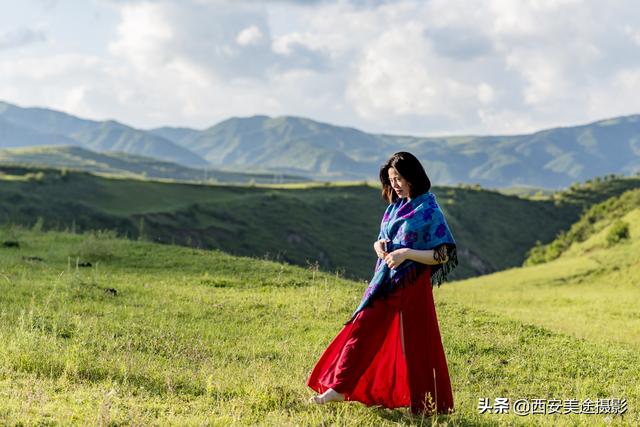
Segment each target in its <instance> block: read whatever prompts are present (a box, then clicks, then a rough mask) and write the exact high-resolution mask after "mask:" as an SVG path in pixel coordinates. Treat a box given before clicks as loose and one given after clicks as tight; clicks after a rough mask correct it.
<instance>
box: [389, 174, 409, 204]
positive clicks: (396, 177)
mask: <svg viewBox="0 0 640 427" xmlns="http://www.w3.org/2000/svg"><path fill="white" fill-rule="evenodd" d="M388 173H389V182H390V183H391V187H392V188H393V190H394V191H395V192H396V194H397V195H398V197H409V196H410V195H411V191H410V188H409V182H408V181H407V180H406V179H404V178H403V177H402V175H400V174H399V173H398V171H397V170H395V168H389V171H388Z"/></svg>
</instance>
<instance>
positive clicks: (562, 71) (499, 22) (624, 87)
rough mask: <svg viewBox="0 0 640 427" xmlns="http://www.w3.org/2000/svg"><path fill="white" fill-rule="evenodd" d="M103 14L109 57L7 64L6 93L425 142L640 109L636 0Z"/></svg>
mask: <svg viewBox="0 0 640 427" xmlns="http://www.w3.org/2000/svg"><path fill="white" fill-rule="evenodd" d="M100 4H102V5H105V4H108V5H109V7H111V8H112V9H113V10H114V11H115V16H116V19H117V24H116V26H115V28H112V29H111V31H110V32H109V34H112V38H111V39H110V40H109V41H108V44H107V45H106V46H101V47H100V49H98V50H100V51H101V52H100V53H93V54H91V55H89V54H86V53H81V52H73V51H60V52H51V53H50V54H44V55H43V54H42V52H39V53H38V54H37V55H36V54H35V53H34V54H33V55H32V56H29V55H21V56H20V57H15V58H9V57H5V58H0V70H1V71H2V74H0V97H2V98H4V99H7V100H9V101H11V100H12V99H13V100H15V101H16V102H20V101H21V102H23V103H24V102H28V103H30V104H44V105H51V106H60V105H63V106H66V107H68V108H70V109H71V110H70V111H71V112H73V113H76V114H81V115H87V114H93V115H95V116H96V117H104V116H110V117H115V118H118V119H120V120H122V121H125V122H130V123H133V124H136V125H139V126H154V125H161V124H165V123H170V124H175V125H189V126H196V127H204V126H207V125H211V124H213V123H215V122H216V121H219V120H223V119H225V118H228V117H229V116H233V115H241V116H246V115H250V114H270V115H281V114H295V115H303V116H309V117H312V118H315V119H318V120H324V121H329V122H333V123H338V124H343V125H352V126H357V127H360V128H363V129H364V130H369V131H374V132H393V133H413V134H461V133H466V134H468V133H521V132H528V131H535V130H538V129H541V128H544V127H550V126H557V125H567V124H576V123H581V122H587V121H591V120H597V119H600V118H602V117H610V116H613V115H621V114H630V113H634V112H638V111H640V102H639V101H638V100H637V98H638V97H636V96H634V95H635V93H638V90H640V55H639V53H640V25H639V24H637V23H638V22H640V9H638V8H637V7H636V6H635V3H634V2H632V1H631V0H626V1H623V0H621V1H619V2H612V3H611V2H610V3H608V4H607V5H606V6H605V5H603V4H602V3H601V2H597V1H595V0H531V1H511V0H487V1H485V2H475V3H469V2H468V1H466V0H430V1H428V2H425V1H421V0H397V1H382V0H378V1H375V0H371V1H366V0H319V1H310V2H299V1H284V0H283V1H274V2H261V1H256V0H252V1H249V0H244V1H234V2H231V1H223V0H192V1H184V2H178V1H171V0H157V1H145V0H139V1H137V0H135V1H134V0H103V2H102V3H100ZM49 30H50V29H49V28H48V27H47V31H48V33H47V37H49ZM53 30H54V29H53V28H52V29H51V31H53ZM20 31H21V32H20ZM20 31H18V30H15V31H14V32H9V33H4V34H2V35H0V49H3V48H4V49H5V50H6V51H7V52H11V51H13V50H11V49H9V47H15V46H22V47H24V48H25V49H27V48H28V47H29V46H31V45H36V44H37V43H36V42H37V41H42V40H44V38H45V36H44V34H42V33H38V32H35V31H33V30H31V32H29V31H28V30H20ZM25 52H28V51H25ZM105 52H106V53H105ZM38 64H41V65H38ZM34 88H40V89H43V90H36V89H34ZM51 100H54V101H55V102H51ZM56 100H57V101H56Z"/></svg>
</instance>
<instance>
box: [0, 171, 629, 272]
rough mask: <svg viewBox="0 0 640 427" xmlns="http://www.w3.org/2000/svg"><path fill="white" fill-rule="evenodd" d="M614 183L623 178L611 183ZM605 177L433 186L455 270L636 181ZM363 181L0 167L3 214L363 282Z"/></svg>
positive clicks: (373, 222) (487, 268)
mask: <svg viewBox="0 0 640 427" xmlns="http://www.w3.org/2000/svg"><path fill="white" fill-rule="evenodd" d="M620 182H621V183H620ZM620 182H618V180H616V181H607V182H606V185H605V184H603V185H602V186H601V187H598V189H597V191H592V192H591V193H588V194H587V195H584V197H583V196H580V197H578V196H575V194H574V192H571V193H570V194H571V195H572V196H563V198H561V199H558V200H551V199H549V200H530V199H525V198H520V197H516V196H506V195H503V194H500V193H498V192H495V191H487V190H483V189H481V188H474V187H471V186H465V187H460V188H456V187H434V189H433V191H434V193H435V194H436V195H437V197H438V200H439V201H440V204H441V206H442V207H443V209H444V210H445V213H446V215H447V220H448V221H449V224H450V226H451V227H452V229H453V232H454V236H455V237H456V241H457V242H458V244H459V246H460V251H461V255H462V256H461V260H462V262H461V265H460V267H459V268H458V269H457V271H456V272H455V277H456V278H467V277H472V276H476V275H479V274H486V273H490V272H494V271H498V270H503V269H505V268H510V267H514V266H519V265H521V264H522V263H523V261H524V260H525V256H526V253H527V251H528V250H529V248H531V246H533V245H534V243H535V242H536V241H541V242H550V241H551V240H553V239H554V237H555V236H556V235H557V234H558V232H560V231H561V230H565V229H568V228H569V226H570V225H571V224H572V223H573V222H574V221H575V220H577V219H578V217H579V214H580V211H581V210H582V209H583V207H584V206H587V205H588V204H589V203H595V202H596V201H598V200H600V198H602V197H604V196H609V195H611V194H617V193H616V191H622V190H623V188H628V187H632V186H634V185H636V186H640V180H634V179H627V180H622V181H620ZM379 191H380V190H379V188H378V187H376V186H374V185H369V184H366V185H365V184H364V183H362V182H351V183H349V182H341V183H337V184H334V183H331V184H327V183H308V184H300V185H281V186H273V187H270V186H238V185H197V184H187V183H169V182H158V181H146V180H140V179H123V178H120V179H117V178H105V177H100V176H95V175H91V174H88V173H80V172H73V171H65V170H55V169H42V168H24V167H11V166H0V223H14V224H20V225H22V226H25V227H31V226H33V224H36V223H37V222H38V221H41V222H42V225H43V228H44V229H57V230H65V229H67V230H75V231H83V230H91V229H93V230H102V229H108V230H114V231H117V233H118V234H119V235H121V236H126V237H129V238H133V239H138V238H142V239H146V240H150V241H154V242H161V243H175V244H179V245H185V246H190V247H200V248H208V249H221V250H224V251H225V252H228V253H231V254H234V255H241V256H252V257H266V258H269V259H275V260H280V261H285V262H288V263H292V264H296V265H300V266H307V265H308V264H315V263H317V264H318V266H319V268H320V269H321V270H323V271H327V272H336V271H339V272H341V273H342V274H343V275H345V276H347V277H350V278H354V279H359V280H368V279H369V278H370V277H371V273H372V269H373V265H374V258H373V250H372V248H371V247H372V243H373V240H374V239H375V236H377V234H378V228H379V222H380V218H381V216H382V213H383V212H384V209H385V207H386V204H385V203H384V202H383V201H382V200H381V199H380V194H379Z"/></svg>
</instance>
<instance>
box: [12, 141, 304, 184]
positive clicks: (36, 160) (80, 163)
mask: <svg viewBox="0 0 640 427" xmlns="http://www.w3.org/2000/svg"><path fill="white" fill-rule="evenodd" d="M0 162H1V163H2V164H13V165H29V166H36V167H38V166H39V167H45V168H46V167H53V168H69V169H74V170H80V171H86V172H92V173H100V174H108V175H115V176H120V177H128V178H140V179H146V178H148V179H166V180H178V181H192V182H200V183H202V182H208V183H216V182H226V183H244V184H249V183H274V182H275V183H287V182H304V181H308V179H306V178H302V177H297V176H292V175H282V174H275V173H264V174H258V173H240V172H227V171H220V170H216V169H211V168H206V169H202V168H200V169H194V168H189V167H186V166H182V165H179V164H177V163H173V162H165V161H162V160H158V159H154V158H151V157H144V156H136V155H133V154H126V153H123V152H105V153H97V152H94V151H91V150H86V149H84V148H81V147H77V146H68V145H66V146H42V147H28V148H14V149H4V150H0Z"/></svg>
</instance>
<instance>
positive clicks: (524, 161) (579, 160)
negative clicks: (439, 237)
mask: <svg viewBox="0 0 640 427" xmlns="http://www.w3.org/2000/svg"><path fill="white" fill-rule="evenodd" d="M70 144H71V145H79V146H81V147H83V148H86V149H89V150H93V151H98V152H103V151H122V152H124V153H129V154H135V155H144V156H150V157H155V158H158V159H162V160H167V161H173V162H176V163H180V164H182V165H185V166H190V167H200V168H203V167H213V168H217V169H221V170H233V171H247V170H250V171H271V172H277V173H287V174H293V175H299V176H304V177H306V178H309V179H317V180H369V179H374V180H375V179H377V174H378V170H379V168H380V165H381V164H382V163H383V162H384V161H385V160H386V159H387V158H388V157H389V156H390V155H391V154H393V153H394V152H396V151H410V152H412V153H413V154H415V155H416V156H417V157H418V158H419V159H420V160H421V161H422V162H423V164H424V165H425V169H426V170H427V173H428V174H429V176H430V178H431V180H432V181H433V182H437V183H439V184H442V185H452V184H458V183H473V184H480V185H482V186H484V187H492V188H504V187H512V186H530V187H539V188H548V189H559V188H563V187H566V186H569V185H571V184H572V183H575V182H580V181H586V180H589V179H591V178H594V177H596V176H604V175H608V174H626V175H632V174H636V173H638V172H640V115H630V116H622V117H616V118H610V119H606V120H601V121H596V122H593V123H589V124H584V125H580V126H571V127H558V128H553V129H546V130H541V131H539V132H534V133H531V134H521V135H484V136H474V135H466V136H445V137H417V136H402V135H387V134H370V133H366V132H362V131H360V130H357V129H354V128H350V127H341V126H334V125H330V124H326V123H321V122H317V121H314V120H310V119H307V118H302V117H294V116H282V117H269V116H264V115H259V116H253V117H244V118H239V117H234V118H230V119H228V120H224V121H222V122H220V123H218V124H216V125H214V126H211V127H209V128H207V129H203V130H198V129H191V128H185V127H182V128H180V127H159V128H155V129H150V130H141V129H135V128H133V127H130V126H127V125H124V124H122V123H118V122H116V121H112V120H109V121H103V122H100V121H93V120H86V119H80V118H77V117H75V116H72V115H69V114H66V113H61V112H58V111H54V110H50V109H44V108H21V107H18V106H15V105H12V104H8V103H5V102H0V148H8V147H25V146H34V145H70Z"/></svg>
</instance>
